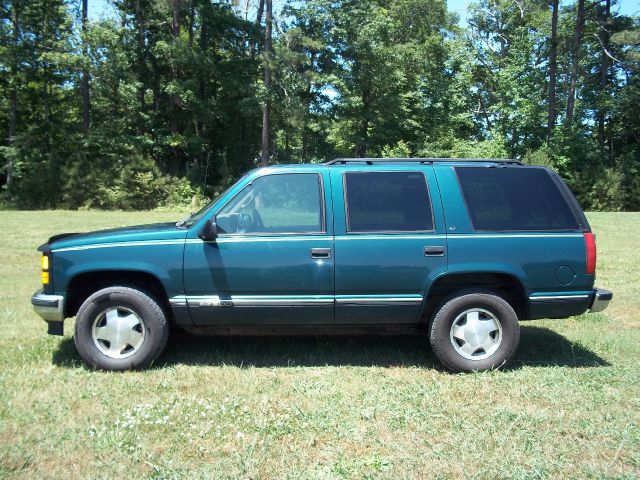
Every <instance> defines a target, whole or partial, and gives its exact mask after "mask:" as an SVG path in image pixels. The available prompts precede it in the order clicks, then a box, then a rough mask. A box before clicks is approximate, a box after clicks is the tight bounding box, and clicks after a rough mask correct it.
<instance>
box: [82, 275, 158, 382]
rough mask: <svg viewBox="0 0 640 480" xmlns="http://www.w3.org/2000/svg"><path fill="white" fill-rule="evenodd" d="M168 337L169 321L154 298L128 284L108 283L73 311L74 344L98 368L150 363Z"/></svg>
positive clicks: (115, 368)
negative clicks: (116, 284) (127, 285)
mask: <svg viewBox="0 0 640 480" xmlns="http://www.w3.org/2000/svg"><path fill="white" fill-rule="evenodd" d="M168 339H169V323H168V322H167V320H166V317H165V314H164V312H163V310H162V308H160V305H159V304H158V302H157V301H156V300H154V299H153V298H152V297H150V296H149V295H147V294H146V293H144V292H141V291H140V290H136V289H135V288H130V287H121V286H117V287H109V288H104V289H102V290H99V291H97V292H96V293H94V294H93V295H91V296H90V297H89V298H87V299H86V300H85V302H84V303H83V304H82V306H81V307H80V309H79V310H78V314H77V315H76V327H75V344H76V348H77V349H78V353H79V354H80V357H81V358H82V360H83V361H84V362H85V363H86V364H87V365H88V366H89V367H92V368H97V369H100V370H135V369H142V368H145V367H148V366H149V365H151V363H152V362H153V361H154V360H156V359H157V358H158V357H159V356H160V354H161V353H162V351H163V350H164V348H165V346H166V345H167V340H168Z"/></svg>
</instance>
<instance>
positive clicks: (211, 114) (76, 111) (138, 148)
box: [0, 0, 640, 210]
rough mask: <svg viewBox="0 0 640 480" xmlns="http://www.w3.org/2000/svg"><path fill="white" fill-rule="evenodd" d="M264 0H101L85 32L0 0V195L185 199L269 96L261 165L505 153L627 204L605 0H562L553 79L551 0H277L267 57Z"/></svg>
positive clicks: (620, 108) (630, 172)
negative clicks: (457, 1) (451, 6)
mask: <svg viewBox="0 0 640 480" xmlns="http://www.w3.org/2000/svg"><path fill="white" fill-rule="evenodd" d="M91 1H92V0H89V2H91ZM258 4H259V1H258V0H247V1H246V2H236V1H231V0H226V1H222V2H212V1H211V0H189V1H156V0H114V1H113V8H114V17H113V18H106V19H92V20H91V19H90V21H89V22H88V25H87V29H86V32H84V33H83V31H82V28H81V18H80V9H79V5H77V3H76V2H75V1H72V0H29V1H26V0H0V67H1V68H0V91H1V92H2V95H1V96H0V128H2V130H3V131H4V132H6V135H2V136H1V140H0V184H2V199H3V201H4V202H8V203H10V204H13V205H15V206H18V207H22V208H53V207H67V208H79V207H93V208H107V209H108V208H129V209H133V208H152V207H155V206H158V205H164V206H170V205H176V204H182V203H186V204H191V203H192V202H195V203H199V202H200V201H201V200H202V199H203V198H205V197H212V196H215V195H216V194H217V193H219V192H220V191H221V190H223V189H224V188H225V187H226V186H227V185H228V184H229V183H230V182H232V181H233V180H234V179H235V178H237V177H238V176H239V175H241V174H242V173H243V172H245V171H246V170H248V169H250V168H252V167H253V166H255V165H256V159H258V158H260V153H261V152H260V144H261V143H260V135H261V124H262V105H263V104H264V102H265V101H267V100H269V103H270V105H271V107H270V110H271V122H270V124H271V132H270V137H271V141H270V144H271V149H270V152H269V154H270V159H271V161H272V162H274V163H298V162H319V161H323V160H326V159H330V158H332V157H335V156H365V155H367V156H415V155H421V156H439V157H515V158H520V159H524V160H525V161H526V162H533V163H543V164H545V165H549V166H551V167H553V168H555V169H556V170H558V171H559V172H560V174H561V175H562V176H563V177H564V178H565V179H566V180H567V181H568V182H569V184H570V186H571V187H572V189H573V190H574V191H575V192H576V194H577V196H578V197H579V199H580V201H581V202H583V204H584V206H585V207H586V208H592V209H593V208H597V209H605V208H606V209H614V210H621V209H637V208H640V207H639V205H638V203H639V202H640V200H638V199H640V186H639V180H637V178H638V176H637V174H636V173H637V171H638V168H639V163H640V146H639V145H640V121H639V120H638V119H639V118H640V104H639V103H638V101H637V99H638V98H639V96H640V86H639V83H638V82H639V80H638V75H637V73H638V69H639V68H640V60H639V59H640V53H639V45H640V41H639V32H640V26H639V23H638V19H637V18H630V17H627V16H624V15H621V14H619V13H616V8H615V0H602V1H600V2H596V1H593V0H584V2H582V3H581V1H580V0H575V1H574V2H570V3H565V2H562V6H561V8H560V11H559V18H558V28H557V38H556V42H557V49H556V50H557V65H558V69H557V70H558V71H557V86H556V88H555V92H554V93H553V95H552V93H551V92H550V89H549V77H550V72H549V70H550V68H549V59H550V52H551V42H552V39H551V8H550V2H541V1H532V2H522V1H515V2H514V1H510V0H495V1H488V0H477V1H475V2H474V3H472V4H471V6H470V7H469V15H468V18H467V22H466V24H465V25H464V26H460V25H459V22H458V18H457V17H456V16H455V15H453V14H451V13H449V12H447V9H446V2H445V1H444V0H392V1H382V0H359V1H348V0H335V1H334V0H309V1H305V2H299V1H294V0H289V1H287V2H285V3H284V6H283V8H282V9H281V11H280V12H279V18H277V19H276V23H275V28H274V30H275V34H274V52H273V55H269V58H264V56H263V53H262V42H263V38H264V35H263V33H262V25H261V20H262V19H261V18H252V16H253V13H254V12H255V11H257V10H259V9H258V8H257V6H258ZM580 5H582V7H583V8H582V9H581V7H580ZM581 12H582V13H581ZM581 14H582V16H583V17H584V25H582V27H583V28H578V26H580V25H581V24H580V22H579V19H580V18H581V17H580V15H581ZM265 66H268V67H269V69H270V71H271V72H272V79H273V80H272V82H271V84H270V86H269V88H265V85H264V83H263V80H262V79H263V75H262V72H263V69H264V68H265ZM84 70H86V71H87V72H88V73H89V76H90V104H89V117H90V127H89V131H88V132H87V133H86V134H85V133H84V131H83V121H82V120H83V103H82V95H81V90H82V74H83V71H84ZM552 102H553V104H554V105H555V106H554V107H553V108H551V103H552ZM550 111H554V112H555V113H556V115H555V121H553V118H552V124H553V125H552V127H553V128H549V120H548V115H549V112H550ZM194 198H195V200H194Z"/></svg>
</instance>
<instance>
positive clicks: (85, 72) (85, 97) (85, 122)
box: [81, 0, 90, 138]
mask: <svg viewBox="0 0 640 480" xmlns="http://www.w3.org/2000/svg"><path fill="white" fill-rule="evenodd" d="M88 3H89V2H88V0H82V55H83V57H84V59H83V60H84V64H83V67H82V86H81V92H82V136H83V137H84V138H87V137H88V136H89V104H90V97H89V96H90V92H89V69H88V67H87V62H88V61H89V46H88V44H87V9H88Z"/></svg>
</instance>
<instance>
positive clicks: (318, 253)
mask: <svg viewBox="0 0 640 480" xmlns="http://www.w3.org/2000/svg"><path fill="white" fill-rule="evenodd" d="M311 258H331V249H330V248H312V249H311Z"/></svg>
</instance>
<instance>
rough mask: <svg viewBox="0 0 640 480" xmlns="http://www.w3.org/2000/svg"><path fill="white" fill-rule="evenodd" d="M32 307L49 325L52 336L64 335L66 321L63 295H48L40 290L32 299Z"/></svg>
mask: <svg viewBox="0 0 640 480" xmlns="http://www.w3.org/2000/svg"><path fill="white" fill-rule="evenodd" d="M31 305H33V309H34V310H35V311H36V313H37V314H38V315H40V317H42V319H43V320H45V321H46V322H47V323H48V324H49V329H48V332H49V334H51V335H62V325H63V321H64V297H63V296H62V295H47V294H46V293H42V290H38V291H37V292H36V293H34V294H33V296H32V297H31Z"/></svg>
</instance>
